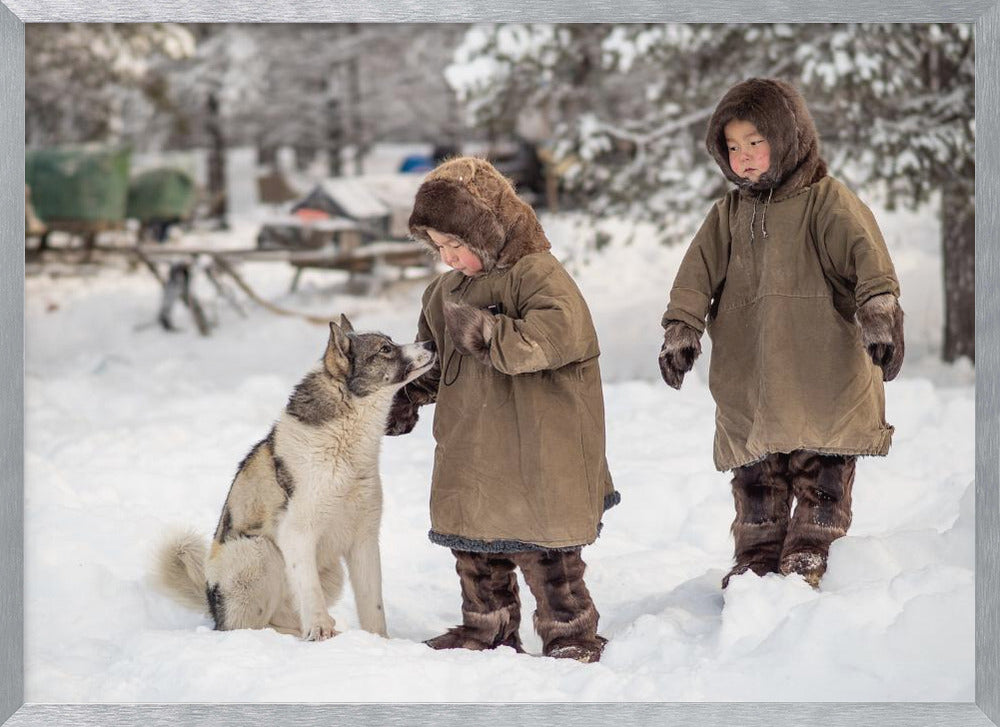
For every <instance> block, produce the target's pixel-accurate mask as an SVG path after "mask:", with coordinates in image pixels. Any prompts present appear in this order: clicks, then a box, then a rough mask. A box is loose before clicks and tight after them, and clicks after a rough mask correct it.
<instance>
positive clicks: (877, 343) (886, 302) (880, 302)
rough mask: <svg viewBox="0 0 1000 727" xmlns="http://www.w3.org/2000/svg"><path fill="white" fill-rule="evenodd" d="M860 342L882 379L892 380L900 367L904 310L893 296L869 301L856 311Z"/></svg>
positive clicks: (883, 295)
mask: <svg viewBox="0 0 1000 727" xmlns="http://www.w3.org/2000/svg"><path fill="white" fill-rule="evenodd" d="M857 319H858V326H859V327H860V328H861V343H862V344H864V347H865V350H866V351H867V352H868V355H869V356H871V358H872V361H874V362H875V365H876V366H878V367H879V368H881V369H882V380H883V381H892V380H893V379H894V378H896V374H898V373H899V369H900V367H901V366H902V365H903V353H904V351H905V346H904V344H903V309H902V308H900V307H899V301H898V300H897V299H896V296H894V295H893V294H892V293H884V294H882V295H876V296H875V297H873V298H869V299H868V300H866V301H865V302H864V304H863V305H862V306H861V307H860V308H858V312H857Z"/></svg>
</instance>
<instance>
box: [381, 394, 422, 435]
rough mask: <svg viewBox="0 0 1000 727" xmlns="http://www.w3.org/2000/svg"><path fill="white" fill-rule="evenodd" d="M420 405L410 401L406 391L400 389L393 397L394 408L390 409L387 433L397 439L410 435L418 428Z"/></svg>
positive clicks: (386, 424) (386, 425) (386, 427)
mask: <svg viewBox="0 0 1000 727" xmlns="http://www.w3.org/2000/svg"><path fill="white" fill-rule="evenodd" d="M418 408H419V407H418V405H417V404H415V403H413V402H412V401H411V400H410V397H409V395H408V394H407V392H406V389H405V388H403V389H399V390H398V391H397V392H396V395H395V396H394V397H392V406H391V407H390V409H389V418H388V420H386V423H385V433H386V434H387V435H389V436H390V437H397V436H399V435H400V434H409V433H410V432H412V431H413V427H415V426H417V419H419V418H420V414H418V413H417V409H418Z"/></svg>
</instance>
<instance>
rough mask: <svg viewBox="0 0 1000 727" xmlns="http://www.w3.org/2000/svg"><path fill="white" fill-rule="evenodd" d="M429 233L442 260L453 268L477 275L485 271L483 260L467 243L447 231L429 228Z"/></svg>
mask: <svg viewBox="0 0 1000 727" xmlns="http://www.w3.org/2000/svg"><path fill="white" fill-rule="evenodd" d="M427 235H428V237H430V238H431V242H433V243H434V247H436V248H437V250H438V253H439V254H440V255H441V260H442V261H443V262H444V264H445V265H447V266H448V267H449V268H451V269H452V270H457V271H458V272H460V273H462V274H463V275H470V276H471V275H476V274H478V273H481V272H482V271H483V261H482V260H480V259H479V256H478V255H476V253H474V252H472V250H470V249H469V248H467V247H466V246H465V244H464V243H463V242H462V241H461V240H460V239H458V238H457V237H455V236H454V235H449V234H448V233H446V232H438V231H437V230H434V229H431V228H429V227H428V228H427Z"/></svg>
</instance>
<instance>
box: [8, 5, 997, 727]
mask: <svg viewBox="0 0 1000 727" xmlns="http://www.w3.org/2000/svg"><path fill="white" fill-rule="evenodd" d="M525 18H530V19H532V20H536V21H551V22H557V21H563V22H566V21H572V22H612V21H613V22H640V21H643V22H645V21H663V22H669V21H676V22H711V21H720V20H742V21H748V20H752V21H753V22H779V21H780V22H821V21H822V22H828V21H829V22H863V21H889V22H902V21H912V22H970V23H975V34H976V55H977V58H976V109H977V114H976V126H977V131H978V133H977V137H978V139H977V145H976V166H977V178H976V199H977V205H976V208H977V215H976V238H977V242H978V244H977V245H976V338H977V339H978V341H977V342H978V349H979V359H978V361H977V372H976V373H977V376H976V378H977V386H976V656H975V659H976V687H975V701H974V702H968V703H958V702H956V703H870V704H856V703H705V704H697V703H650V704H635V703H604V704H509V705H503V704H25V703H24V675H23V665H24V566H23V558H24V452H23V445H24V257H23V250H24V228H23V224H24V214H23V213H24V209H23V205H24V192H23V189H22V175H23V173H24V99H25V95H24V87H25V77H24V73H25V72H24V51H25V48H24V38H25V35H24V25H25V23H39V22H141V21H150V20H162V21H174V22H301V21H303V20H308V21H310V22H348V21H349V22H446V21H447V22H467V21H497V22H500V21H507V20H514V19H516V20H524V19H525ZM998 238H1000V0H899V1H898V2H897V3H894V4H889V3H885V2H883V1H881V0H878V1H875V0H826V1H824V2H821V3H820V2H809V3H796V2H789V1H788V0H782V1H781V2H773V1H770V0H764V1H763V2H750V1H748V0H704V2H701V3H689V2H685V0H624V2H617V3H616V2H612V1H611V0H588V1H587V2H579V0H533V1H531V0H529V1H528V2H517V1H516V0H494V1H493V2H491V3H489V4H488V5H485V4H484V5H482V6H481V7H480V6H477V5H474V4H471V3H469V2H468V1H467V0H430V2H420V3H417V2H412V0H404V1H403V2H389V1H388V0H360V1H359V2H354V3H343V4H341V3H330V2H322V1H321V0H271V1H265V2H260V1H259V0H258V1H253V2H251V1H250V0H239V1H238V2H233V1H231V0H227V1H225V2H216V0H111V1H110V2H103V3H100V4H97V3H89V2H84V0H0V372H2V375H0V583H2V585H0V723H2V724H6V725H10V727H28V726H29V725H30V726H32V727H34V726H39V727H41V726H42V725H45V726H46V727H48V726H50V725H60V726H65V727H73V726H76V725H114V726H118V725H122V726H125V725H136V726H142V727H153V726H155V725H170V726H171V727H174V726H176V725H195V724H212V725H217V726H219V727H228V726H230V725H232V726H236V725H249V724H261V725H275V726H284V725H289V726H291V725H328V724H406V725H409V724H423V723H433V724H435V725H438V726H439V727H449V726H451V725H455V726H456V727H457V726H458V725H468V724H472V723H480V724H489V723H508V724H532V725H537V724H546V723H554V722H556V721H558V722H559V723H560V724H562V725H568V726H570V727H575V726H577V725H597V724H602V725H606V724H632V725H654V724H655V725H720V726H721V725H748V726H755V725H768V726H769V727H780V726H784V725H788V726H792V725H795V726H796V727H800V726H802V725H813V724H816V725H824V727H839V726H840V725H843V726H844V727H847V726H848V725H850V726H851V727H854V726H855V725H880V726H884V727H893V726H896V725H927V726H928V727H931V726H933V727H951V726H954V727H959V726H961V727H978V726H979V725H995V724H1000V648H998V647H1000V487H998V485H1000V446H998V437H1000V408H998V387H1000V365H998V364H1000V361H998V359H1000V338H998V325H997V324H998V319H1000V301H998V296H997V292H996V291H997V290H998V288H1000V245H998V244H997V242H998Z"/></svg>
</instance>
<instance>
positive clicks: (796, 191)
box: [659, 78, 903, 588]
mask: <svg viewBox="0 0 1000 727" xmlns="http://www.w3.org/2000/svg"><path fill="white" fill-rule="evenodd" d="M706 143H707V146H708V151H709V152H710V153H711V154H712V156H713V157H714V158H715V161H716V163H717V164H718V165H719V167H720V168H721V169H722V173H723V174H724V175H725V176H726V178H727V179H729V180H730V181H731V182H733V183H734V184H735V185H736V189H734V190H732V191H731V192H729V194H727V195H726V196H725V197H724V198H722V199H721V200H719V201H718V202H716V203H715V205H714V206H713V207H712V209H711V211H710V212H709V214H708V217H707V218H706V220H705V222H704V223H703V224H702V226H701V229H700V230H699V231H698V233H697V234H696V235H695V237H694V240H693V241H692V242H691V246H690V248H689V249H688V251H687V253H686V255H685V256H684V259H683V261H682V263H681V266H680V268H679V269H678V271H677V277H676V278H675V280H674V284H673V288H672V289H671V291H670V303H669V306H668V308H667V311H666V312H665V313H664V314H663V319H662V325H663V328H664V341H663V347H662V348H661V350H660V355H659V365H660V371H661V373H662V375H663V379H664V381H666V383H667V384H669V385H670V386H672V387H674V388H675V389H679V388H680V387H681V383H682V382H683V380H684V374H685V373H686V372H688V371H690V370H691V367H692V365H693V363H694V360H695V359H696V358H697V356H698V354H699V353H700V352H701V344H700V340H699V339H700V338H701V334H702V332H703V331H705V330H707V331H708V334H709V336H711V338H712V358H711V362H710V367H709V388H710V390H711V392H712V396H713V397H714V399H715V402H716V406H717V409H716V430H715V453H714V457H715V466H716V468H717V469H718V470H720V471H726V470H730V469H731V470H733V479H732V489H733V497H734V499H735V503H736V519H735V521H734V522H733V526H732V532H733V536H734V539H735V544H736V549H735V550H736V552H735V564H734V566H733V568H732V570H730V571H729V573H728V574H727V575H726V577H725V578H724V579H723V581H722V586H723V588H725V587H726V585H728V583H729V579H730V578H731V577H733V576H735V575H738V574H740V573H745V572H746V571H748V570H752V571H753V572H754V573H757V574H758V575H764V574H765V573H776V572H781V573H783V574H789V573H798V574H800V575H802V576H803V577H804V578H805V580H806V581H807V582H808V583H810V584H811V585H812V586H813V587H817V586H818V584H819V581H820V579H821V578H822V576H823V574H824V573H825V571H826V563H827V554H828V552H829V548H830V543H831V542H832V541H833V540H835V539H836V538H839V537H841V536H842V535H844V534H845V533H846V532H847V529H848V527H849V526H850V524H851V490H852V487H853V483H854V469H855V460H856V458H857V457H858V456H860V455H885V454H886V453H887V452H888V451H889V444H890V441H891V438H892V432H893V428H892V427H891V426H889V425H888V424H887V423H886V421H885V393H884V390H883V384H882V382H883V381H892V379H894V378H895V377H896V374H897V373H898V372H899V368H900V366H901V365H902V361H903V312H902V310H901V309H900V307H899V301H898V297H899V282H898V281H897V279H896V273H895V271H894V269H893V265H892V261H891V260H890V258H889V252H888V250H887V249H886V246H885V242H884V240H883V239H882V234H881V232H880V231H879V228H878V225H877V224H876V222H875V218H874V217H873V216H872V213H871V211H870V210H869V209H868V207H866V206H865V205H864V204H863V203H862V202H861V200H859V199H858V198H857V196H855V195H854V194H853V193H852V192H851V191H850V190H849V189H848V188H847V187H846V186H844V184H842V183H841V182H839V181H837V180H836V179H834V178H833V177H831V176H829V174H827V169H826V163H825V162H824V161H823V159H822V158H821V157H820V151H819V139H818V137H817V133H816V127H815V125H814V124H813V120H812V117H811V116H810V114H809V111H808V110H807V109H806V105H805V102H804V100H803V99H802V97H801V96H800V95H799V93H798V91H796V90H795V89H794V88H793V87H792V86H791V85H789V84H787V83H784V82H782V81H778V80H775V79H767V78H751V79H749V80H747V81H744V82H742V83H739V84H737V85H736V86H734V87H732V88H731V89H730V90H729V91H728V92H727V93H726V95H725V96H724V97H723V98H722V100H721V101H720V102H719V105H718V107H717V108H716V109H715V112H714V114H713V115H712V118H711V121H710V122H709V126H708V136H707V140H706ZM706 320H707V324H706ZM793 498H794V499H795V500H796V501H797V504H796V507H795V511H794V513H791V505H792V500H793Z"/></svg>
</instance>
